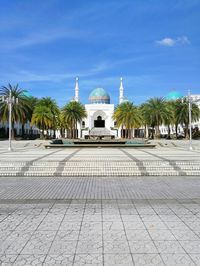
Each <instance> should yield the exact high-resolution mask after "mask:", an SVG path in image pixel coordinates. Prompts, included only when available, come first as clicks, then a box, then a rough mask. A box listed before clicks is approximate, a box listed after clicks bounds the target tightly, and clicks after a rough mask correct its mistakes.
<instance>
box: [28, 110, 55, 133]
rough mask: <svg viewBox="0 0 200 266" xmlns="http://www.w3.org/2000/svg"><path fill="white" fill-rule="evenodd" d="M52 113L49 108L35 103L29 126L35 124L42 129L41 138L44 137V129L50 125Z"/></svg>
mask: <svg viewBox="0 0 200 266" xmlns="http://www.w3.org/2000/svg"><path fill="white" fill-rule="evenodd" d="M52 121H53V117H52V113H51V110H50V108H48V107H47V106H44V105H37V106H36V107H35V109H34V112H33V116H32V119H31V126H32V125H36V126H37V127H38V128H40V129H41V130H42V135H41V138H44V130H45V129H49V128H50V127H51V126H52Z"/></svg>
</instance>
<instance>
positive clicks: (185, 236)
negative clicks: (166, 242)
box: [171, 229, 200, 240]
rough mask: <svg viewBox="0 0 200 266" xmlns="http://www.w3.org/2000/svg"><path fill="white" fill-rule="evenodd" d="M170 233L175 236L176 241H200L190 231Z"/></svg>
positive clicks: (173, 231)
mask: <svg viewBox="0 0 200 266" xmlns="http://www.w3.org/2000/svg"><path fill="white" fill-rule="evenodd" d="M171 232H172V233H173V235H174V236H175V238H176V239H177V240H200V238H199V237H198V236H197V235H196V234H195V233H193V232H192V231H191V230H188V229H187V230H181V229H180V230H174V229H172V230H171Z"/></svg>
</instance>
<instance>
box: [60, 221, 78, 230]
mask: <svg viewBox="0 0 200 266" xmlns="http://www.w3.org/2000/svg"><path fill="white" fill-rule="evenodd" d="M80 227H81V221H78V222H71V221H70V222H69V221H63V222H62V223H61V224H60V227H59V230H61V231H65V230H66V231H68V230H74V231H79V230H80Z"/></svg>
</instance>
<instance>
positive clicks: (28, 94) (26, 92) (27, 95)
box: [23, 91, 31, 98]
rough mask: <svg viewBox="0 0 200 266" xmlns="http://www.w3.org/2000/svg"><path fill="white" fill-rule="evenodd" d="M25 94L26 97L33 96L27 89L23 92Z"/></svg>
mask: <svg viewBox="0 0 200 266" xmlns="http://www.w3.org/2000/svg"><path fill="white" fill-rule="evenodd" d="M23 95H24V96H25V97H27V98H30V97H31V94H30V93H29V92H28V91H25V92H24V93H23Z"/></svg>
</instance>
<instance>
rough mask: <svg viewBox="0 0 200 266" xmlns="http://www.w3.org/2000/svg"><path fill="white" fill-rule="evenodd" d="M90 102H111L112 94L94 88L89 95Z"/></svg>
mask: <svg viewBox="0 0 200 266" xmlns="http://www.w3.org/2000/svg"><path fill="white" fill-rule="evenodd" d="M89 101H90V103H107V104H109V103H110V95H109V94H108V93H107V92H106V91H105V90H104V89H103V88H97V89H94V90H93V91H92V92H91V93H90V96H89Z"/></svg>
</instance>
